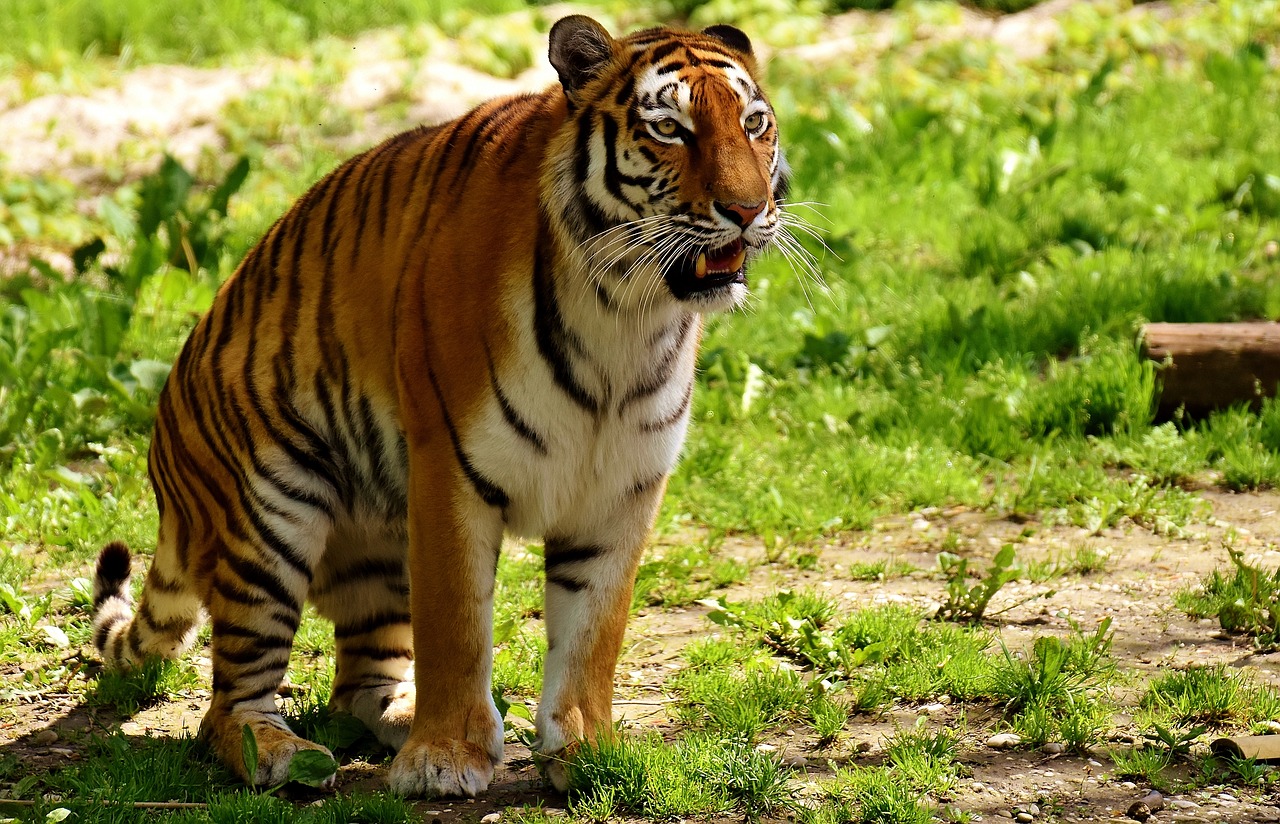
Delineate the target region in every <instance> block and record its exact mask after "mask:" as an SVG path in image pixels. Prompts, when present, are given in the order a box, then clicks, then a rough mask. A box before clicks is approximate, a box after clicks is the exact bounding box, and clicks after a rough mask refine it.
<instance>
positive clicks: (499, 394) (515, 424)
mask: <svg viewBox="0 0 1280 824" xmlns="http://www.w3.org/2000/svg"><path fill="white" fill-rule="evenodd" d="M484 356H485V359H486V360H487V361H488V362H489V385H490V386H491V387H492V388H493V394H494V397H496V398H497V399H498V408H499V409H500V410H501V411H502V418H503V420H505V421H506V422H507V425H508V426H510V427H511V428H512V429H514V430H515V432H516V434H517V435H519V436H520V437H522V438H524V439H525V440H526V441H528V442H529V443H531V444H532V445H533V448H534V449H536V450H537V451H538V452H539V454H542V455H545V454H547V442H546V441H545V440H543V438H542V436H541V435H539V434H538V433H537V432H536V431H534V429H533V427H532V426H530V425H529V424H527V423H525V422H524V420H523V419H522V418H521V417H520V415H519V413H517V412H516V410H515V407H513V406H512V405H511V400H510V399H509V398H508V397H507V394H506V393H505V392H503V391H502V385H501V384H499V383H498V372H497V369H496V368H495V367H494V365H493V353H492V352H490V350H489V341H487V340H486V341H485V342H484Z"/></svg>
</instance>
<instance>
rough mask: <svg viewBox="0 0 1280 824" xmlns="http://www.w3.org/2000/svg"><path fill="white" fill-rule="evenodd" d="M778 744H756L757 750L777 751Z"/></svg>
mask: <svg viewBox="0 0 1280 824" xmlns="http://www.w3.org/2000/svg"><path fill="white" fill-rule="evenodd" d="M777 751H778V747H777V745H776V744H756V752H777Z"/></svg>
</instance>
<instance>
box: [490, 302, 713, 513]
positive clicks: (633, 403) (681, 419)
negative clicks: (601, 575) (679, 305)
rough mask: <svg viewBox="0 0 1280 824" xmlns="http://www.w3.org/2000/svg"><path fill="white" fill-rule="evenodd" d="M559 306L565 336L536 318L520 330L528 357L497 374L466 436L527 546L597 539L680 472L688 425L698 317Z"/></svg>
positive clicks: (526, 319)
mask: <svg viewBox="0 0 1280 824" xmlns="http://www.w3.org/2000/svg"><path fill="white" fill-rule="evenodd" d="M559 308H560V315H561V316H560V317H559V319H558V320H559V321H560V322H561V323H562V325H563V326H562V328H560V329H559V330H556V334H552V335H548V330H547V324H546V320H547V319H546V318H545V317H542V318H539V316H538V315H537V313H532V314H528V315H526V316H525V317H524V318H523V319H522V320H523V322H518V323H517V324H516V329H517V334H518V341H517V345H516V346H515V347H514V351H516V352H518V353H519V354H518V355H516V356H515V357H514V359H513V360H512V361H509V362H508V363H506V364H504V366H503V368H502V369H500V370H496V369H495V370H493V371H491V374H490V376H489V380H490V391H489V393H488V394H487V397H486V400H485V402H484V404H483V409H482V410H481V413H480V414H479V416H478V418H477V420H476V422H475V425H474V426H472V427H469V428H468V431H467V432H466V434H465V435H464V448H465V450H466V452H467V454H469V455H470V456H471V459H472V463H473V465H474V467H475V469H476V470H477V471H479V472H480V473H481V474H483V475H484V476H485V477H486V478H488V479H491V480H492V481H493V482H494V483H495V484H496V485H497V486H498V487H500V488H501V489H502V490H503V492H504V493H505V494H506V496H507V498H508V504H507V506H506V508H505V512H504V514H505V517H506V521H507V528H508V530H509V531H511V532H512V533H514V534H516V535H520V536H524V537H541V536H545V535H547V534H548V533H556V534H569V533H581V532H595V531H596V527H597V526H599V524H600V523H601V522H603V521H605V520H607V519H609V518H610V517H611V516H612V515H613V513H615V511H619V510H620V509H621V508H624V507H625V506H626V505H627V503H628V499H629V497H631V496H633V495H635V494H636V492H637V490H641V489H645V488H650V487H651V486H652V485H653V484H655V483H658V482H660V481H661V480H663V479H664V478H665V477H666V476H667V474H669V473H670V471H671V469H672V468H673V467H674V465H675V463H676V460H677V458H678V456H679V452H680V447H681V445H682V443H683V441H684V436H685V431H686V428H687V425H688V417H689V407H690V405H691V404H690V393H691V392H692V382H693V377H694V369H695V362H696V357H697V338H698V335H697V328H696V324H697V323H698V318H697V317H696V316H695V315H692V314H689V313H682V312H670V313H667V314H665V315H661V316H657V317H654V318H649V319H646V321H647V322H644V323H639V324H637V323H633V322H628V321H625V320H622V319H619V318H616V317H611V316H601V315H599V314H598V313H596V312H595V311H594V307H585V308H586V309H587V310H588V311H585V312H582V313H580V314H579V316H577V317H575V316H574V308H575V307H574V306H573V305H568V306H565V305H562V306H560V307H559ZM577 308H584V307H577ZM549 338H551V339H552V340H550V341H549Z"/></svg>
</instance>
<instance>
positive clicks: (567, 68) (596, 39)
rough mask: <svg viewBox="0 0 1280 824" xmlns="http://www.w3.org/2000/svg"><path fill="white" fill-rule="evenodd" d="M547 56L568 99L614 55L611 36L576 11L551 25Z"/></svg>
mask: <svg viewBox="0 0 1280 824" xmlns="http://www.w3.org/2000/svg"><path fill="white" fill-rule="evenodd" d="M550 39H551V45H550V48H549V49H548V55H547V56H548V57H549V58H550V59H551V65H552V66H554V67H555V70H556V73H557V74H559V75H560V85H561V86H564V91H565V94H567V95H569V97H570V98H572V97H573V96H574V94H575V93H576V92H577V91H578V90H579V89H581V88H582V87H583V86H585V85H586V84H587V83H589V82H591V80H592V79H593V78H595V76H596V75H597V74H599V73H600V70H601V69H603V68H604V67H605V66H606V65H607V64H608V62H609V60H610V59H611V58H612V57H613V38H612V37H610V36H609V32H607V31H605V28H604V26H602V25H600V24H599V23H597V22H596V21H594V20H592V19H591V18H590V17H587V16H586V15H582V14H575V15H572V16H570V17H565V18H562V19H560V20H557V21H556V24H555V25H554V26H552V27H551V34H550Z"/></svg>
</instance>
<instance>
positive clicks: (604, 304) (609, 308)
mask: <svg viewBox="0 0 1280 824" xmlns="http://www.w3.org/2000/svg"><path fill="white" fill-rule="evenodd" d="M596 303H598V304H600V308H601V309H603V310H604V311H606V312H616V311H617V307H616V306H614V304H613V295H610V294H609V290H608V289H606V288H605V286H604V284H603V283H601V282H600V281H599V280H597V281H596Z"/></svg>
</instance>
